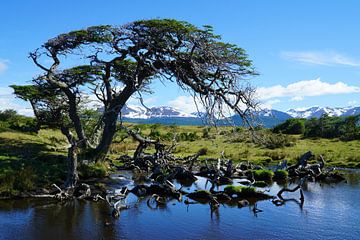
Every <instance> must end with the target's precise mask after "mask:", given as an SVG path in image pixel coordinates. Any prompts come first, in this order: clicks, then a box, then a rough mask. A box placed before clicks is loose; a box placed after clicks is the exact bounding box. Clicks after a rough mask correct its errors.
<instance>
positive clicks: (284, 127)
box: [273, 118, 306, 134]
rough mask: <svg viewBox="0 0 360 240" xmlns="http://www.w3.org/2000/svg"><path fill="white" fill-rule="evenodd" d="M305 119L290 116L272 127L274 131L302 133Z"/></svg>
mask: <svg viewBox="0 0 360 240" xmlns="http://www.w3.org/2000/svg"><path fill="white" fill-rule="evenodd" d="M305 121H306V120H305V119H303V118H290V119H288V120H286V121H285V122H283V123H281V124H279V125H277V126H275V127H274V129H273V132H274V133H284V134H303V133H304V132H305Z"/></svg>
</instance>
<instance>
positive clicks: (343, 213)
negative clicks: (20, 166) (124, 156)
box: [0, 171, 360, 240]
mask: <svg viewBox="0 0 360 240" xmlns="http://www.w3.org/2000/svg"><path fill="white" fill-rule="evenodd" d="M121 174H122V175H123V176H124V177H125V179H121V178H118V180H119V181H117V180H116V177H114V181H113V182H112V183H111V184H110V186H111V187H113V188H114V189H116V188H118V187H120V186H123V185H124V184H128V185H133V184H134V182H133V181H132V180H131V176H130V175H126V173H121ZM129 179H130V180H129ZM359 183H360V174H359V172H356V171H352V172H351V173H350V174H349V175H347V183H341V184H337V185H335V184H317V183H314V182H309V183H307V184H306V186H305V187H304V188H303V189H304V197H305V201H304V204H303V206H301V204H299V202H298V199H299V192H295V193H286V194H285V193H284V197H286V199H294V200H289V201H286V202H285V204H284V205H282V206H279V207H276V206H274V204H273V203H272V202H271V200H267V201H261V202H258V203H257V206H256V207H257V208H258V209H261V210H263V211H262V212H258V213H256V215H254V211H253V209H254V205H251V206H248V207H244V208H238V207H237V205H220V207H219V208H218V209H214V210H213V211H211V209H210V207H209V205H208V204H188V205H186V204H184V202H181V203H179V202H177V201H176V200H173V201H171V202H168V203H167V204H166V206H159V207H157V208H149V207H148V206H147V200H148V198H137V197H136V196H135V195H133V194H129V196H128V198H127V202H126V204H128V205H130V206H131V208H130V209H129V210H125V211H123V212H121V214H120V218H119V219H116V220H115V219H113V218H112V217H111V215H110V213H111V210H110V209H109V208H108V206H107V205H106V204H105V203H103V202H98V203H92V202H87V201H73V202H67V203H65V204H62V203H59V202H56V201H54V202H49V201H44V200H28V199H27V200H16V201H0V233H1V234H0V239H51V240H55V239H70V240H71V239H223V238H226V239H241V238H244V239H249V238H250V239H259V238H260V239H306V238H308V239H330V238H331V239H357V238H358V236H359V234H360V226H359V224H358V216H359V215H360V205H359V204H357V203H358V202H359V201H360V194H359V193H360V191H359V190H360V186H359ZM205 184H206V180H205V179H203V178H200V179H199V181H197V182H196V184H193V185H191V186H189V187H183V189H184V190H186V191H189V192H190V191H193V190H195V189H204V188H205ZM284 184H285V183H273V185H272V186H271V188H270V189H269V190H270V194H271V195H276V193H277V192H278V191H279V189H281V188H282V187H283V186H284ZM175 185H176V188H180V187H181V186H182V184H181V183H175ZM210 185H211V184H210ZM293 186H296V185H290V186H289V188H291V187H293ZM206 187H207V189H209V188H210V186H209V184H208V186H206ZM221 189H223V186H221V187H219V190H221ZM184 200H186V198H184V199H183V201H184Z"/></svg>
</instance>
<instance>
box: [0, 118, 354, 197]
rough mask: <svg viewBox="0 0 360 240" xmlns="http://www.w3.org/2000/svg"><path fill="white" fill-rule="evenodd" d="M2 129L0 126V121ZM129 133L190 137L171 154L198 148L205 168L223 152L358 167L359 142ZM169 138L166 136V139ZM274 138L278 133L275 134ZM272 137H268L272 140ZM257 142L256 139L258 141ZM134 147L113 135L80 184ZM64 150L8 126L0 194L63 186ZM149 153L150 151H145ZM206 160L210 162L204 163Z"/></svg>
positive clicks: (145, 129) (167, 130)
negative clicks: (273, 143) (283, 142)
mask: <svg viewBox="0 0 360 240" xmlns="http://www.w3.org/2000/svg"><path fill="white" fill-rule="evenodd" d="M0 122H1V124H3V125H4V122H3V121H0ZM125 125H126V126H127V127H129V128H132V129H139V130H140V133H141V134H142V135H144V136H150V135H152V134H154V131H156V136H157V137H158V138H159V139H160V140H162V141H163V142H164V143H165V144H167V145H171V144H172V141H173V139H174V138H173V137H174V136H179V135H181V134H183V135H185V134H186V135H189V134H188V133H193V134H192V135H195V136H197V140H196V142H195V143H196V144H195V143H194V142H193V141H192V140H191V138H188V139H187V140H186V139H179V141H178V143H177V145H176V147H175V149H174V155H175V156H178V157H185V156H189V155H193V154H195V153H196V152H198V151H199V150H200V149H202V148H204V149H206V153H205V155H203V156H200V157H199V159H198V161H197V163H198V164H202V163H204V161H205V159H217V158H219V156H220V154H221V152H222V151H224V156H225V157H226V158H228V159H232V160H233V162H234V163H239V162H241V161H250V162H252V163H254V164H258V165H263V166H267V165H276V164H278V162H279V161H281V160H283V159H286V160H288V161H289V164H293V163H295V162H296V160H297V158H298V157H299V156H300V155H301V154H303V153H304V152H306V151H309V150H311V151H312V152H313V153H314V154H315V156H316V157H315V160H314V161H317V160H316V158H317V157H318V156H319V155H320V154H321V155H323V157H324V159H325V161H326V166H338V167H350V168H359V167H360V149H359V147H358V146H359V144H360V141H359V140H352V141H342V140H341V139H339V138H333V139H326V138H317V139H315V138H303V137H302V136H301V135H286V134H282V135H284V136H288V137H289V138H291V139H292V140H291V141H292V142H293V144H291V145H289V146H281V147H277V148H274V149H272V148H269V147H268V145H267V144H264V143H263V142H259V141H257V140H256V139H255V140H254V139H252V138H251V134H249V132H248V131H246V130H245V129H243V128H236V129H234V128H231V127H219V128H214V127H211V128H210V127H203V126H174V125H170V126H164V125H159V124H140V125H139V124H129V123H125ZM170 134H171V137H168V136H169V135H170ZM256 134H257V136H261V138H262V139H266V136H267V135H271V134H273V133H272V132H271V131H270V130H268V129H259V130H258V131H257V132H256ZM264 136H265V137H264ZM274 136H275V137H276V136H277V134H274ZM274 136H271V137H268V138H274ZM261 138H260V139H261ZM137 144H138V143H137V142H136V141H134V140H133V139H132V138H130V137H127V135H126V133H125V132H124V131H118V132H117V134H116V136H115V139H114V142H113V143H112V145H111V147H110V153H109V155H108V157H109V159H110V160H111V161H112V163H111V164H109V163H108V162H99V163H88V164H87V165H81V164H80V163H79V171H80V172H79V176H80V179H85V178H90V177H104V176H106V175H108V173H109V170H110V168H109V166H110V165H112V164H114V165H116V166H120V165H122V163H121V162H119V161H117V160H116V159H117V158H118V157H119V156H120V155H124V154H128V155H132V154H133V153H134V151H135V149H136V147H137ZM67 147H68V142H67V140H66V138H65V137H64V136H63V135H62V134H61V133H60V131H58V130H51V129H42V130H39V131H38V133H35V132H20V131H16V130H14V129H11V128H10V127H7V128H3V129H2V131H1V132H0V184H1V187H0V194H2V195H6V194H9V195H10V194H18V193H20V192H21V191H23V190H31V189H35V188H37V187H44V186H49V185H50V184H52V183H57V184H60V185H61V184H62V183H63V181H64V179H65V178H66V173H67V160H66V155H67ZM146 151H148V152H153V151H154V149H151V148H150V147H149V149H147V150H146ZM208 161H211V160H208ZM254 175H255V176H254V177H255V178H256V179H257V180H258V181H267V180H271V178H273V179H276V180H278V179H285V178H286V177H287V172H286V171H277V172H275V175H273V173H272V172H271V173H270V172H267V171H255V172H254Z"/></svg>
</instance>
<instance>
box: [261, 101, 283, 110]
mask: <svg viewBox="0 0 360 240" xmlns="http://www.w3.org/2000/svg"><path fill="white" fill-rule="evenodd" d="M279 102H281V101H280V100H279V99H272V100H268V101H265V102H263V103H261V104H260V108H261V109H272V108H273V105H275V104H277V103H279Z"/></svg>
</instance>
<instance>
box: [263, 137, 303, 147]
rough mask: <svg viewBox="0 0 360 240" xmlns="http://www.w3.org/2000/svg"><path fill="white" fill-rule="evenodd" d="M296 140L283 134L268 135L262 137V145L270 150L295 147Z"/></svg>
mask: <svg viewBox="0 0 360 240" xmlns="http://www.w3.org/2000/svg"><path fill="white" fill-rule="evenodd" d="M295 142H296V138H294V137H292V136H288V135H285V134H282V133H278V134H275V133H268V134H265V135H263V136H262V142H261V144H262V145H263V146H264V147H266V148H269V149H275V148H283V147H291V146H294V145H295Z"/></svg>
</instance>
